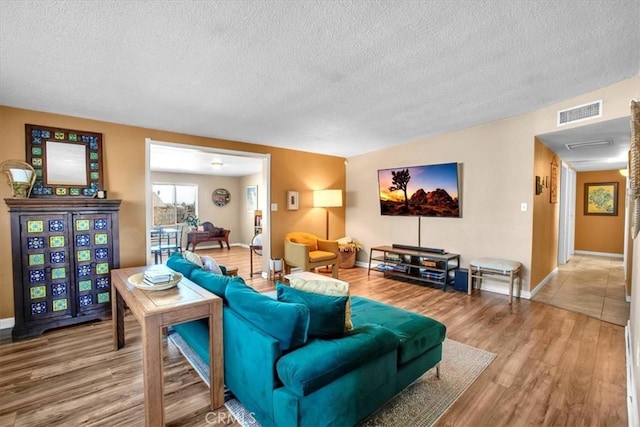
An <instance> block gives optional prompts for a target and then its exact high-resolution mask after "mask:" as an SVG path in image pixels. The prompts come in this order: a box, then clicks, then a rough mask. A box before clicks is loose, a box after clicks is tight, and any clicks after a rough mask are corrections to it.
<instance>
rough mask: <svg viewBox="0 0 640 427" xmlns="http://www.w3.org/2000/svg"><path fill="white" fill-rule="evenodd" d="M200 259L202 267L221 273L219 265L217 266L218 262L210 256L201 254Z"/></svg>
mask: <svg viewBox="0 0 640 427" xmlns="http://www.w3.org/2000/svg"><path fill="white" fill-rule="evenodd" d="M200 261H202V268H204V269H205V270H207V271H210V272H212V273H215V274H223V273H222V270H221V269H220V266H218V263H217V262H216V261H215V260H214V259H213V258H211V257H210V256H206V255H204V256H201V257H200Z"/></svg>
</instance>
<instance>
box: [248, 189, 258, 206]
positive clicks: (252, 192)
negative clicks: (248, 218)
mask: <svg viewBox="0 0 640 427" xmlns="http://www.w3.org/2000/svg"><path fill="white" fill-rule="evenodd" d="M257 209H258V186H257V185H249V186H248V187H247V212H254V211H255V210H257Z"/></svg>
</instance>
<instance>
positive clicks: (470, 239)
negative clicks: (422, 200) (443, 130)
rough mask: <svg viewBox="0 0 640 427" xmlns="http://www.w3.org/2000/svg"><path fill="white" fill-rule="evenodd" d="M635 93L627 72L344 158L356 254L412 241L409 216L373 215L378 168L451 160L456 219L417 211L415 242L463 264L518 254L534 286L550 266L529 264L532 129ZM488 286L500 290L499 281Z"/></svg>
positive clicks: (617, 107) (637, 82) (624, 102)
mask: <svg viewBox="0 0 640 427" xmlns="http://www.w3.org/2000/svg"><path fill="white" fill-rule="evenodd" d="M638 97H640V77H634V78H632V79H628V80H625V81H622V82H619V83H616V84H614V85H611V86H608V87H605V88H602V89H599V90H597V91H594V92H591V93H587V94H584V95H581V96H578V97H575V98H572V99H569V100H566V101H564V102H562V103H558V104H555V105H551V106H549V107H547V108H544V109H541V110H537V111H533V112H531V113H526V114H522V115H519V116H514V117H511V118H507V119H504V120H499V121H495V122H491V123H486V124H482V125H479V126H475V127H471V128H468V129H462V130H459V131H456V132H450V133H447V134H443V135H436V136H430V137H426V138H423V139H420V140H418V141H415V142H411V143H407V144H403V145H401V146H396V147H393V148H388V149H384V150H379V151H376V152H373V153H367V154H363V155H361V156H357V157H352V158H349V159H348V161H349V165H348V167H347V235H350V236H353V237H354V238H356V239H358V240H360V241H361V242H362V243H363V245H364V247H365V250H364V251H361V252H360V253H359V254H358V260H359V261H367V260H368V254H369V252H368V250H369V248H370V247H371V246H375V245H380V244H391V243H403V244H410V245H416V244H417V243H418V221H419V220H418V219H417V218H407V217H388V216H384V217H383V216H381V215H380V210H379V206H378V183H377V176H376V171H377V170H378V169H384V168H392V167H402V166H411V165H420V164H434V163H445V162H459V163H462V170H463V173H462V184H461V206H462V218H460V219H445V218H422V219H421V220H420V221H421V229H422V235H421V236H420V237H421V239H420V240H421V243H422V246H428V247H437V248H444V249H446V250H447V251H449V252H455V253H459V254H461V256H462V265H463V266H464V267H466V266H468V264H469V261H470V260H472V259H473V258H476V257H485V256H491V257H500V258H507V259H512V260H517V261H520V262H521V263H522V264H523V268H524V274H523V277H524V281H523V289H524V290H525V291H527V290H529V289H532V288H535V286H537V284H538V283H535V282H534V283H533V286H531V281H532V279H533V280H537V279H538V278H540V277H546V276H547V275H548V274H549V273H551V272H552V270H553V269H551V268H550V267H551V265H546V264H547V263H545V265H538V263H537V259H538V257H536V265H532V259H533V250H534V249H533V223H534V217H533V210H534V207H533V204H534V197H535V196H534V192H533V185H534V176H535V174H534V138H535V136H536V135H540V134H543V133H548V132H552V131H557V130H558V126H557V111H558V110H561V109H565V108H569V107H573V106H576V105H581V104H585V103H588V102H591V101H595V100H599V99H602V101H603V106H604V108H603V112H604V114H603V116H602V117H601V118H599V119H594V120H592V121H589V122H588V123H589V124H591V123H595V122H598V121H605V120H610V119H614V118H619V117H625V116H628V115H629V100H630V99H632V98H638ZM451 113H452V114H464V111H463V110H460V111H452V112H451ZM582 125H584V123H577V124H573V125H567V126H563V128H566V129H568V128H573V127H579V126H582ZM545 168H546V167H545ZM523 202H524V203H527V205H528V210H527V211H526V212H521V211H520V204H521V203H523ZM545 221H546V219H545ZM532 268H535V269H536V271H535V273H533V272H532V271H531V269H532ZM493 285H494V286H496V287H497V288H498V287H499V288H501V291H502V292H505V293H506V289H507V285H504V284H502V283H494V284H493Z"/></svg>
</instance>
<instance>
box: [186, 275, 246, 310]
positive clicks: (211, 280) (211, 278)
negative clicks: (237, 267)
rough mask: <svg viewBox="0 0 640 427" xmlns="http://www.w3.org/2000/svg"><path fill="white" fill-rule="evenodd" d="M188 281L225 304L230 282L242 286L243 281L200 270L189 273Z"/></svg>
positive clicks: (236, 277) (235, 277) (239, 278)
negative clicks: (235, 282)
mask: <svg viewBox="0 0 640 427" xmlns="http://www.w3.org/2000/svg"><path fill="white" fill-rule="evenodd" d="M190 280H191V281H192V282H194V283H195V284H197V285H199V286H201V287H203V288H205V289H206V290H208V291H209V292H211V293H213V294H216V295H217V296H219V297H220V298H222V299H224V300H225V302H226V298H225V291H226V289H227V286H228V285H229V283H230V282H231V281H232V280H237V281H239V282H241V283H242V284H243V285H244V280H243V279H242V277H239V276H234V277H229V276H223V275H221V274H215V273H212V272H210V271H206V270H202V269H197V270H194V271H193V272H192V273H191V277H190Z"/></svg>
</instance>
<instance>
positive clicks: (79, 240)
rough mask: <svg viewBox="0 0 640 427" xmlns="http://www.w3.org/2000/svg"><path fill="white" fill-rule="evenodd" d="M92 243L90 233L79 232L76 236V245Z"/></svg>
mask: <svg viewBox="0 0 640 427" xmlns="http://www.w3.org/2000/svg"><path fill="white" fill-rule="evenodd" d="M90 244H91V236H90V235H89V234H78V235H77V236H76V246H89V245H90Z"/></svg>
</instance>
